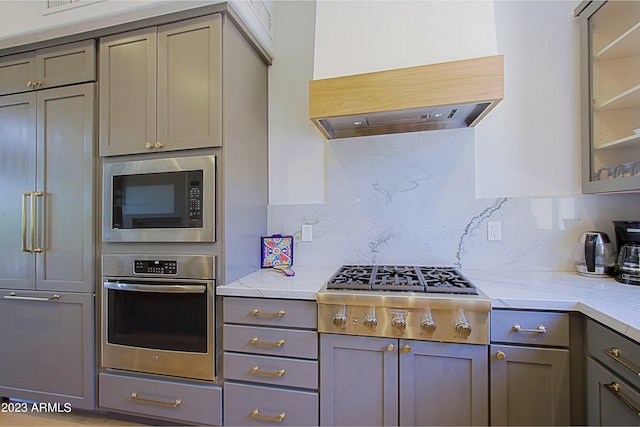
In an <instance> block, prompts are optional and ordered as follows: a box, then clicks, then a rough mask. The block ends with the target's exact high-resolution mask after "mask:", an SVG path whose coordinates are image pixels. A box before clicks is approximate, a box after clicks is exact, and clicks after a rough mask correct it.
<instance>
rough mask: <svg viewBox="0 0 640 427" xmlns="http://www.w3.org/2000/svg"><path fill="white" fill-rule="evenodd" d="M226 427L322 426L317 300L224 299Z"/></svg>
mask: <svg viewBox="0 0 640 427" xmlns="http://www.w3.org/2000/svg"><path fill="white" fill-rule="evenodd" d="M223 319H224V326H223V347H224V359H223V367H222V369H223V374H224V378H225V383H224V424H225V425H243V426H247V425H273V424H274V423H277V424H278V425H299V426H302V425H318V334H317V306H316V302H315V301H303V300H280V299H261V298H238V297H225V298H224V300H223Z"/></svg>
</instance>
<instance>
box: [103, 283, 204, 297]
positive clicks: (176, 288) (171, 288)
mask: <svg viewBox="0 0 640 427" xmlns="http://www.w3.org/2000/svg"><path fill="white" fill-rule="evenodd" d="M103 286H104V287H105V288H107V289H114V290H116V291H134V292H160V293H176V294H203V293H205V292H206V290H207V287H206V286H205V285H142V284H139V283H123V282H109V281H107V282H104V283H103Z"/></svg>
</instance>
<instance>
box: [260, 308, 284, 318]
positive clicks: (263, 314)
mask: <svg viewBox="0 0 640 427" xmlns="http://www.w3.org/2000/svg"><path fill="white" fill-rule="evenodd" d="M285 314H286V313H285V312H284V310H280V311H278V312H277V313H262V312H260V310H258V309H257V308H254V309H253V310H251V315H252V316H265V317H284V315H285Z"/></svg>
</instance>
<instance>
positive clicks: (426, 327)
mask: <svg viewBox="0 0 640 427" xmlns="http://www.w3.org/2000/svg"><path fill="white" fill-rule="evenodd" d="M420 328H422V330H423V331H425V332H426V333H428V334H432V333H434V332H435V331H436V322H434V321H433V319H422V322H420Z"/></svg>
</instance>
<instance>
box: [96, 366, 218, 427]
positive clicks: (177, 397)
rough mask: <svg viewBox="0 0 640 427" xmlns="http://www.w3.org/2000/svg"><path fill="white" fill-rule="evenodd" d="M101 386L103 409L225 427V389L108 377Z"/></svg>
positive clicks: (132, 377) (102, 376)
mask: <svg viewBox="0 0 640 427" xmlns="http://www.w3.org/2000/svg"><path fill="white" fill-rule="evenodd" d="M99 382H100V383H99V384H100V385H99V391H100V399H99V406H100V408H102V409H109V410H114V411H120V412H127V413H130V414H135V415H140V416H145V417H150V418H162V419H170V420H176V421H180V422H182V423H195V424H206V425H221V424H222V388H220V387H218V386H214V385H201V384H186V383H180V382H172V381H160V380H155V379H149V378H142V377H134V376H123V375H114V374H108V373H101V374H100V375H99ZM132 393H135V395H134V396H137V399H136V398H135V397H134V398H132Z"/></svg>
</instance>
